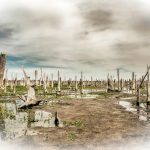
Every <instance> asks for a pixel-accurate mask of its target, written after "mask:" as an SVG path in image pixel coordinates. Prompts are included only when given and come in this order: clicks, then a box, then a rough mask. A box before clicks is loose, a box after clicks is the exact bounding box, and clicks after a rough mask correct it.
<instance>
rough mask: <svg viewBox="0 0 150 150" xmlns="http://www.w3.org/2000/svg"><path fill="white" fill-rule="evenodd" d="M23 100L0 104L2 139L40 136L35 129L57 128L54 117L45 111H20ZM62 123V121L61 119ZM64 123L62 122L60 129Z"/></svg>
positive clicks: (0, 133)
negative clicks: (19, 106)
mask: <svg viewBox="0 0 150 150" xmlns="http://www.w3.org/2000/svg"><path fill="white" fill-rule="evenodd" d="M22 103H23V102H22V101H21V100H16V101H13V102H7V101H6V102H4V101H3V102H0V139H1V140H12V139H15V138H18V137H21V136H25V135H37V134H39V133H38V132H36V131H35V130H34V127H44V128H46V127H55V124H54V120H55V118H54V115H53V114H52V113H49V112H46V111H43V110H26V111H19V110H17V106H18V105H20V104H22ZM59 121H60V119H59ZM62 126H63V123H62V122H61V121H60V127H62Z"/></svg>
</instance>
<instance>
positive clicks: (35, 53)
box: [0, 0, 150, 77]
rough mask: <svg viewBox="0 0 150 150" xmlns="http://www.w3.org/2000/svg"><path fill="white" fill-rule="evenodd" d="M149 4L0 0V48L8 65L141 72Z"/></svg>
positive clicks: (149, 36)
mask: <svg viewBox="0 0 150 150" xmlns="http://www.w3.org/2000/svg"><path fill="white" fill-rule="evenodd" d="M149 8H150V1H149V0H0V50H1V51H3V52H5V53H6V54H7V59H8V61H7V68H8V69H9V70H18V69H19V70H20V68H21V66H22V65H23V66H24V67H25V68H30V70H31V68H40V67H43V68H48V69H47V70H49V72H53V71H56V70H58V69H59V70H63V71H64V72H65V73H66V75H70V74H71V73H72V74H74V73H79V72H80V71H81V70H82V71H83V72H84V73H85V74H94V75H96V76H99V77H100V76H103V75H104V74H107V73H108V72H113V71H115V70H116V69H117V68H121V69H122V71H123V72H131V71H135V72H137V73H139V72H144V71H145V69H146V65H147V64H150V9H149ZM10 72H11V71H10Z"/></svg>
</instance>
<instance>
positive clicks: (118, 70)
mask: <svg viewBox="0 0 150 150" xmlns="http://www.w3.org/2000/svg"><path fill="white" fill-rule="evenodd" d="M117 77H118V91H120V69H117Z"/></svg>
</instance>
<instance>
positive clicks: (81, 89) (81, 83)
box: [80, 72, 83, 94]
mask: <svg viewBox="0 0 150 150" xmlns="http://www.w3.org/2000/svg"><path fill="white" fill-rule="evenodd" d="M80 86H81V87H80V92H81V94H83V73H82V72H81V79H80Z"/></svg>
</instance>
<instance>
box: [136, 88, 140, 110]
mask: <svg viewBox="0 0 150 150" xmlns="http://www.w3.org/2000/svg"><path fill="white" fill-rule="evenodd" d="M136 104H137V106H138V107H139V106H140V86H139V85H137V103H136Z"/></svg>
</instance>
